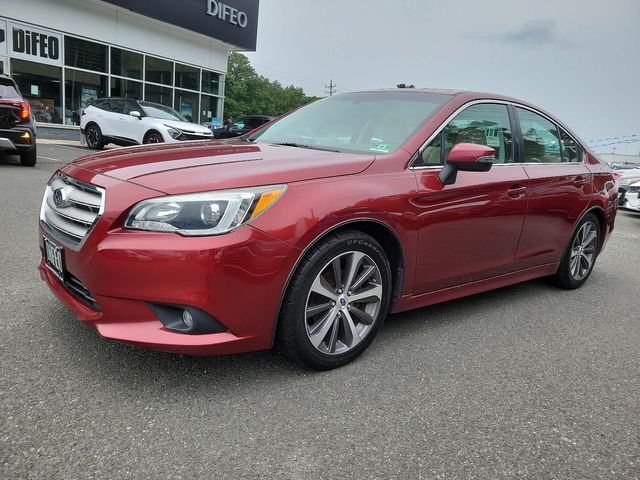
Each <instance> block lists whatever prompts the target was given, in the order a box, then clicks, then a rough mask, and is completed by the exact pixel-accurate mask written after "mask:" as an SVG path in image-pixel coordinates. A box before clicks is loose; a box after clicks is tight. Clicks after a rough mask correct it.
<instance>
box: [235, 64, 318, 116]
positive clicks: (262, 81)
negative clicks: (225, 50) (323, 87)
mask: <svg viewBox="0 0 640 480" xmlns="http://www.w3.org/2000/svg"><path fill="white" fill-rule="evenodd" d="M319 98H321V97H308V96H306V95H305V93H304V91H303V90H302V88H298V87H294V86H293V85H290V86H288V87H285V86H283V85H282V84H281V83H280V82H277V81H271V80H269V79H268V78H266V77H264V76H262V75H259V74H258V73H257V72H256V71H255V69H254V68H253V67H252V66H251V63H250V62H249V59H248V58H247V57H246V56H245V55H243V54H242V53H239V52H231V53H229V64H228V68H227V77H226V83H225V100H224V116H225V118H229V117H234V118H238V117H239V116H242V115H271V116H274V117H275V116H278V115H282V114H283V113H286V112H288V111H289V110H292V109H294V108H297V107H299V106H301V105H305V104H307V103H310V102H313V101H315V100H318V99H319Z"/></svg>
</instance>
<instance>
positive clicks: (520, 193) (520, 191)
mask: <svg viewBox="0 0 640 480" xmlns="http://www.w3.org/2000/svg"><path fill="white" fill-rule="evenodd" d="M526 194H527V187H523V186H522V185H518V184H517V183H516V184H515V185H511V188H509V190H507V195H509V198H513V199H514V200H517V199H519V198H522V197H524V196H525V195H526Z"/></svg>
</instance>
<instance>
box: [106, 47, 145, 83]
mask: <svg viewBox="0 0 640 480" xmlns="http://www.w3.org/2000/svg"><path fill="white" fill-rule="evenodd" d="M111 75H118V76H119V77H127V78H135V79H138V80H142V54H140V53H135V52H130V51H128V50H121V49H119V48H115V47H111Z"/></svg>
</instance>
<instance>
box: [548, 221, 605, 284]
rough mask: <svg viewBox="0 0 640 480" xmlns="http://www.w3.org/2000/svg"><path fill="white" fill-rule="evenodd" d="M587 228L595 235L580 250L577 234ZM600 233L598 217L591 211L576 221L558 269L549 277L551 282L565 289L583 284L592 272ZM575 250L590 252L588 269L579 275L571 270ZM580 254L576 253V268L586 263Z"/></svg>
mask: <svg viewBox="0 0 640 480" xmlns="http://www.w3.org/2000/svg"><path fill="white" fill-rule="evenodd" d="M585 225H586V227H585ZM587 228H589V229H591V228H592V229H593V231H594V232H595V235H596V236H595V239H594V240H593V241H592V242H591V243H590V244H589V246H588V248H585V249H584V250H580V249H579V248H577V244H579V243H580V238H579V236H580V235H581V232H583V229H587ZM600 235H601V233H600V222H599V221H598V218H597V217H596V216H595V215H594V214H593V213H588V214H587V215H585V216H584V217H583V218H582V219H581V220H580V222H578V225H577V226H576V229H575V231H574V232H573V235H571V240H569V243H568V245H567V248H566V250H565V252H564V255H563V256H562V261H561V262H560V266H559V267H558V271H557V272H556V273H555V275H554V276H552V277H551V281H552V283H554V284H555V285H556V286H558V287H560V288H564V289H566V290H574V289H576V288H580V287H581V286H582V285H584V283H585V282H586V281H587V280H588V279H589V277H590V276H591V272H593V267H594V266H595V263H596V258H597V256H598V253H599V250H600ZM576 251H578V252H582V251H584V252H587V253H588V254H592V261H591V262H590V265H589V266H588V269H586V271H585V272H584V273H582V274H579V275H576V273H575V269H573V271H572V258H574V257H575V255H574V253H575V252H576ZM580 255H581V253H580V254H579V255H578V259H577V262H578V269H582V268H583V267H584V265H586V261H585V260H583V259H582V258H580ZM585 268H586V267H585Z"/></svg>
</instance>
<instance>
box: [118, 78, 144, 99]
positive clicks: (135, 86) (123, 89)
mask: <svg viewBox="0 0 640 480" xmlns="http://www.w3.org/2000/svg"><path fill="white" fill-rule="evenodd" d="M110 96H111V97H126V98H135V99H136V100H142V82H134V81H132V80H124V79H122V78H113V77H112V78H111V94H110Z"/></svg>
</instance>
